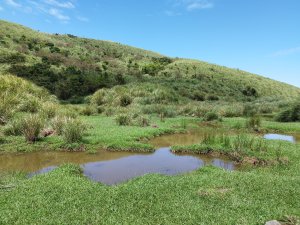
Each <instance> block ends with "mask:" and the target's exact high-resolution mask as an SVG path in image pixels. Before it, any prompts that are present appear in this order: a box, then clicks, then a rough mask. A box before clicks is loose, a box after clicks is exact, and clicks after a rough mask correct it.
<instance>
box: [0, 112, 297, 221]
mask: <svg viewBox="0 0 300 225" xmlns="http://www.w3.org/2000/svg"><path fill="white" fill-rule="evenodd" d="M82 119H83V120H84V121H86V122H87V123H90V124H93V128H91V129H90V130H89V131H88V134H87V136H86V137H85V138H84V143H89V144H92V145H95V146H98V145H102V146H106V147H108V148H109V147H112V146H113V149H114V148H116V149H123V150H128V148H129V147H134V148H132V150H143V149H144V147H145V146H144V145H143V144H140V142H138V141H137V140H139V139H143V138H147V139H148V138H150V137H153V136H156V135H160V134H162V133H166V132H167V133H168V132H174V129H175V128H177V130H182V128H181V126H180V124H182V122H181V121H182V118H175V119H168V120H166V122H164V123H161V122H159V120H158V119H157V118H156V119H153V123H155V124H156V125H157V126H158V127H159V128H152V127H148V128H138V127H120V126H117V125H116V124H115V121H114V120H113V118H107V117H101V116H93V117H83V118H82ZM188 120H190V122H191V125H192V123H197V124H202V123H199V121H197V120H192V119H188ZM242 121H244V120H243V119H239V118H237V119H226V120H225V121H224V122H220V123H219V125H218V126H223V127H227V129H233V128H235V127H236V126H235V123H237V122H239V123H241V122H242ZM95 124H96V125H95ZM298 125H299V123H291V124H289V125H288V126H287V127H288V129H287V128H286V126H284V124H283V123H275V122H272V123H270V122H264V123H263V127H265V128H269V129H271V128H272V129H274V130H277V131H279V130H280V131H290V132H292V131H297V132H298V130H297V129H295V130H293V129H292V128H291V127H298ZM230 127H231V128H230ZM124 134H126V135H124ZM50 140H54V139H52V138H50V139H49V140H47V141H45V142H46V143H50ZM268 143H270V145H280V146H281V147H282V149H283V151H282V152H281V156H282V157H286V158H288V160H289V162H288V163H284V164H272V165H269V166H256V167H253V166H251V165H248V166H244V167H242V168H241V169H239V170H237V171H231V172H229V171H225V170H222V169H217V168H214V167H211V166H208V167H204V168H202V169H199V170H197V171H194V172H192V173H188V174H183V175H177V176H171V177H169V176H163V175H155V174H152V175H146V176H143V177H140V178H136V179H133V180H131V181H128V182H126V183H124V184H120V185H117V186H112V187H109V186H105V185H102V184H99V183H95V182H92V181H90V180H88V179H87V178H85V177H83V176H82V175H81V172H80V168H79V167H78V166H75V165H65V166H62V167H60V168H58V169H56V170H54V171H53V172H50V173H47V174H44V175H38V176H35V177H33V178H30V179H28V178H25V177H24V175H22V173H15V174H3V175H2V176H1V179H0V180H1V181H0V192H1V195H0V218H1V219H0V224H247V225H248V224H264V223H265V222H266V221H269V220H273V219H277V220H280V221H286V222H290V223H287V224H298V222H299V217H300V210H299V209H300V201H299V196H300V190H299V188H298V187H299V185H300V176H299V170H300V163H299V162H300V145H299V144H298V145H296V144H292V143H288V142H282V141H268ZM38 145H39V143H38ZM270 151H272V149H271V150H270ZM271 153H272V152H271ZM251 154H252V155H256V156H259V155H260V154H261V153H260V152H258V151H252V152H251ZM271 156H273V157H276V154H274V155H272V154H271ZM297 221H298V222H297Z"/></svg>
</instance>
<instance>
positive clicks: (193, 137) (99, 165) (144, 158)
mask: <svg viewBox="0 0 300 225" xmlns="http://www.w3.org/2000/svg"><path fill="white" fill-rule="evenodd" d="M212 132H214V133H216V132H215V131H211V130H209V131H201V130H198V131H197V130H195V131H191V132H189V133H186V134H173V135H165V136H161V137H157V138H154V139H153V140H151V141H150V143H151V144H152V145H154V146H155V147H156V148H157V150H156V151H155V152H154V153H130V152H108V151H99V152H98V153H96V154H87V153H69V152H35V153H24V154H2V155H0V170H2V171H25V172H28V173H30V175H31V176H32V175H35V174H40V173H45V172H49V171H51V170H53V169H54V168H56V167H57V166H59V165H61V164H64V163H75V164H79V165H81V167H82V168H83V173H84V175H85V176H87V177H88V178H90V179H92V180H94V181H98V182H101V183H104V184H108V185H113V184H118V183H121V182H124V181H127V180H129V179H132V178H134V177H138V176H142V175H145V174H149V173H158V174H165V175H176V174H181V173H186V172H191V171H193V170H196V169H198V168H200V167H203V166H205V165H214V166H217V167H221V168H224V169H226V170H234V169H235V164H234V162H232V161H230V160H228V159H226V158H212V157H208V156H202V155H201V156H200V155H192V154H174V153H172V152H171V151H170V147H169V146H171V145H189V144H195V143H199V142H200V141H201V140H202V139H203V137H204V136H205V135H207V133H212Z"/></svg>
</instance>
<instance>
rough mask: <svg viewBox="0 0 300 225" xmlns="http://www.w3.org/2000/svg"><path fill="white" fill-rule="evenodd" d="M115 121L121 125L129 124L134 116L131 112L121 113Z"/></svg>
mask: <svg viewBox="0 0 300 225" xmlns="http://www.w3.org/2000/svg"><path fill="white" fill-rule="evenodd" d="M115 121H116V123H117V124H118V125H119V126H129V125H131V123H132V118H131V116H130V115H129V114H119V115H117V116H116V118H115Z"/></svg>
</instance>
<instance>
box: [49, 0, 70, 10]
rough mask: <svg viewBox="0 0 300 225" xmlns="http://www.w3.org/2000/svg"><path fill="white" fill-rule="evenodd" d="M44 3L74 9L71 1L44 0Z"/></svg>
mask: <svg viewBox="0 0 300 225" xmlns="http://www.w3.org/2000/svg"><path fill="white" fill-rule="evenodd" d="M44 2H45V3H47V4H48V5H52V6H56V7H59V8H65V9H74V8H75V5H74V4H73V3H72V2H69V1H68V2H60V1H56V0H44Z"/></svg>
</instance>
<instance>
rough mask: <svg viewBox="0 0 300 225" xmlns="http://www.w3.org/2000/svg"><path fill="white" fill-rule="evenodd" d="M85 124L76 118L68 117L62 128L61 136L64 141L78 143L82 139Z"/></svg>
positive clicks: (85, 127)
mask: <svg viewBox="0 0 300 225" xmlns="http://www.w3.org/2000/svg"><path fill="white" fill-rule="evenodd" d="M86 129H87V126H86V125H85V124H84V123H83V122H82V121H80V120H78V119H72V118H68V119H67V121H66V122H65V124H64V125H63V129H62V137H63V139H64V140H65V142H66V143H68V144H72V143H78V142H80V141H82V138H83V135H84V133H85V131H86Z"/></svg>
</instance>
